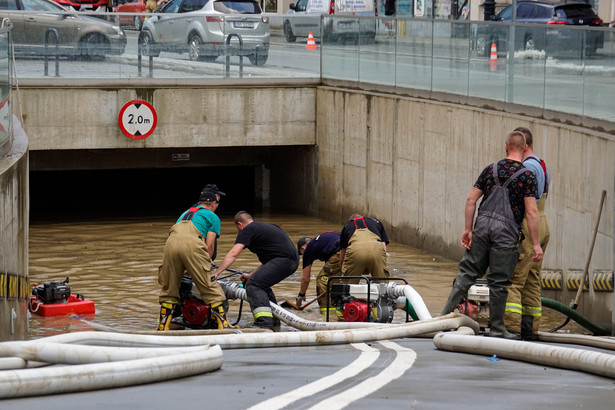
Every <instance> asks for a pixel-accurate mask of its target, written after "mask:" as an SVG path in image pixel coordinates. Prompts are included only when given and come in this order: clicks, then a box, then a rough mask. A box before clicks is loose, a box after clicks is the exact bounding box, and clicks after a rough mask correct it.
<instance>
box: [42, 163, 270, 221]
mask: <svg viewBox="0 0 615 410" xmlns="http://www.w3.org/2000/svg"><path fill="white" fill-rule="evenodd" d="M207 183H215V184H217V185H218V187H219V188H220V190H222V191H223V192H225V193H226V196H225V197H223V198H222V199H221V201H220V202H221V204H220V207H219V208H218V213H219V214H225V215H234V213H235V212H237V211H239V210H241V209H244V208H246V209H250V210H251V211H252V212H260V211H261V210H262V204H260V203H257V201H258V198H257V197H256V196H255V195H254V192H255V169H254V167H250V166H243V167H196V168H175V169H161V168H147V169H114V170H80V171H32V172H30V220H31V221H39V220H40V221H49V220H53V219H60V220H75V219H77V220H80V219H87V220H91V219H96V218H138V217H158V216H160V217H166V216H168V217H174V216H175V217H178V216H179V215H180V214H181V213H182V212H183V211H185V210H186V209H187V208H188V207H190V206H191V205H192V204H194V203H195V202H196V200H197V199H198V196H199V193H200V191H201V189H202V188H203V186H205V184H207Z"/></svg>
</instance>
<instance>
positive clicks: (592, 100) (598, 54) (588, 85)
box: [583, 30, 615, 122]
mask: <svg viewBox="0 0 615 410" xmlns="http://www.w3.org/2000/svg"><path fill="white" fill-rule="evenodd" d="M589 32H591V33H592V34H591V35H590V37H589V38H590V41H591V39H592V37H591V36H594V37H598V39H600V34H599V33H600V31H599V30H590V31H589ZM598 41H600V40H598ZM598 45H600V43H599V44H598ZM593 50H594V46H593V45H592V48H591V51H590V55H589V56H587V55H586V57H585V67H584V71H583V77H584V92H583V114H584V115H586V116H588V117H592V118H597V119H603V120H607V121H611V122H615V109H613V107H614V106H615V32H614V31H613V30H609V31H607V32H602V47H597V48H596V49H595V50H596V51H595V52H593Z"/></svg>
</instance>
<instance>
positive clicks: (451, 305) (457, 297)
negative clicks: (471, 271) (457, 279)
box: [440, 285, 468, 315]
mask: <svg viewBox="0 0 615 410" xmlns="http://www.w3.org/2000/svg"><path fill="white" fill-rule="evenodd" d="M467 295H468V292H467V290H465V289H462V288H461V286H457V285H455V286H453V289H451V293H450V294H449V295H448V300H447V301H446V304H445V305H444V309H442V313H440V314H441V315H448V314H449V313H451V312H453V311H455V309H457V308H458V307H459V304H460V303H461V301H462V300H463V299H465V297H466V296H467Z"/></svg>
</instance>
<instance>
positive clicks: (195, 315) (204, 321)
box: [173, 275, 226, 329]
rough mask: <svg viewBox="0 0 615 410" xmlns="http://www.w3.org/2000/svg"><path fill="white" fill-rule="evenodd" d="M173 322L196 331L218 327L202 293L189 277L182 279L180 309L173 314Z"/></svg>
mask: <svg viewBox="0 0 615 410" xmlns="http://www.w3.org/2000/svg"><path fill="white" fill-rule="evenodd" d="M225 303H226V302H225ZM173 321H174V322H175V323H178V324H180V325H182V326H185V327H189V328H194V329H216V328H217V327H218V324H217V322H216V320H215V319H213V318H212V317H211V313H210V309H209V305H208V304H206V303H204V302H203V300H202V299H201V293H200V292H199V290H198V289H197V287H196V286H194V284H193V283H192V278H190V276H188V275H186V276H184V277H183V278H182V281H181V283H180V285H179V309H175V312H173Z"/></svg>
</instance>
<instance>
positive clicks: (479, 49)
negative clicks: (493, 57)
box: [474, 35, 487, 57]
mask: <svg viewBox="0 0 615 410" xmlns="http://www.w3.org/2000/svg"><path fill="white" fill-rule="evenodd" d="M474 49H475V50H476V55H477V56H479V57H484V56H486V55H487V39H486V38H485V36H481V35H479V36H477V37H476V42H475V43H474Z"/></svg>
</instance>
